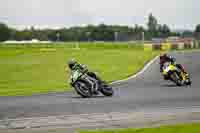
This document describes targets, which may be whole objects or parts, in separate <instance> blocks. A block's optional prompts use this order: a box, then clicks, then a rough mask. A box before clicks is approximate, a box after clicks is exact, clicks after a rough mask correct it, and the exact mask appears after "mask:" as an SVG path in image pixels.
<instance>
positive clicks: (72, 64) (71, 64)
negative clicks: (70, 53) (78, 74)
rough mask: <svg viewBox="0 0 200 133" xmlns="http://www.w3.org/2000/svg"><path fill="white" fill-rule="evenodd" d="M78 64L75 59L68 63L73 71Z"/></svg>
mask: <svg viewBox="0 0 200 133" xmlns="http://www.w3.org/2000/svg"><path fill="white" fill-rule="evenodd" d="M76 63H77V62H76V60H75V59H70V60H69V61H68V66H69V68H70V69H72V68H73V66H74V65H75V64H76Z"/></svg>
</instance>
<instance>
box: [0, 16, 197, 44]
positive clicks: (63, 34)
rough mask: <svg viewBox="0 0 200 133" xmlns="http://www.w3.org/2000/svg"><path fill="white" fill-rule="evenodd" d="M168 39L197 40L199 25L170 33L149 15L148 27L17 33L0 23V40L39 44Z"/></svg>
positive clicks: (30, 30) (101, 26) (79, 28)
mask: <svg viewBox="0 0 200 133" xmlns="http://www.w3.org/2000/svg"><path fill="white" fill-rule="evenodd" d="M169 36H182V37H196V38H198V39H200V24H199V25H197V26H196V29H195V30H194V31H184V32H182V33H178V32H172V31H171V29H170V28H169V26H168V25H167V24H163V25H162V24H159V23H158V21H157V19H156V17H155V16H153V15H152V14H150V15H149V17H148V22H147V28H144V27H142V26H140V25H135V26H134V27H129V26H120V25H105V24H99V25H97V26H95V25H88V26H85V27H80V26H76V27H71V28H61V29H57V30H54V29H35V28H34V27H31V28H30V29H24V30H16V29H13V28H9V27H8V26H7V25H6V24H4V23H0V41H5V40H18V41H20V40H32V39H38V40H41V41H47V40H49V41H129V40H151V39H152V38H167V37H169Z"/></svg>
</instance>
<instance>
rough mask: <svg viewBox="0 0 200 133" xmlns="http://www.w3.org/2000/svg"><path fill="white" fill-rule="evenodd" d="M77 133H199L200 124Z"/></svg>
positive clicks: (81, 132) (82, 132)
mask: <svg viewBox="0 0 200 133" xmlns="http://www.w3.org/2000/svg"><path fill="white" fill-rule="evenodd" d="M79 133H200V123H196V124H184V125H174V126H162V127H157V128H142V129H131V128H129V129H118V130H117V129H116V130H94V131H80V132H79Z"/></svg>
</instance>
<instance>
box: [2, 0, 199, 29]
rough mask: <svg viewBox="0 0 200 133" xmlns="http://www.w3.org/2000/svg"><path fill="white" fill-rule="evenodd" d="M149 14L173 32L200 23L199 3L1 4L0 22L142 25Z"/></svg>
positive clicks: (26, 0) (77, 0)
mask: <svg viewBox="0 0 200 133" xmlns="http://www.w3.org/2000/svg"><path fill="white" fill-rule="evenodd" d="M150 12H152V13H153V15H154V16H156V17H157V19H158V21H159V23H161V24H164V23H166V24H168V25H169V26H170V28H173V29H194V28H195V26H196V25H197V24H199V23H200V15H199V14H200V1H199V0H0V22H4V23H6V24H8V25H9V26H12V27H17V28H24V27H28V26H37V27H42V28H45V27H51V28H56V27H63V26H64V27H69V26H74V25H87V24H99V23H105V24H121V25H130V26H133V25H134V24H139V25H145V24H146V22H147V17H148V14H149V13H150Z"/></svg>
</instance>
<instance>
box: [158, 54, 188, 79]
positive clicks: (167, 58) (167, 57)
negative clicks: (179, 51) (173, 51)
mask: <svg viewBox="0 0 200 133" xmlns="http://www.w3.org/2000/svg"><path fill="white" fill-rule="evenodd" d="M166 62H170V63H172V64H174V65H175V66H176V67H177V68H178V69H180V70H181V71H182V72H183V73H185V74H186V75H188V74H187V72H186V71H185V69H184V67H183V66H182V65H181V64H176V59H175V58H174V57H172V56H170V55H168V54H167V53H161V55H160V72H163V65H164V64H165V63H166ZM164 78H165V77H164ZM165 79H166V78H165Z"/></svg>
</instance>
